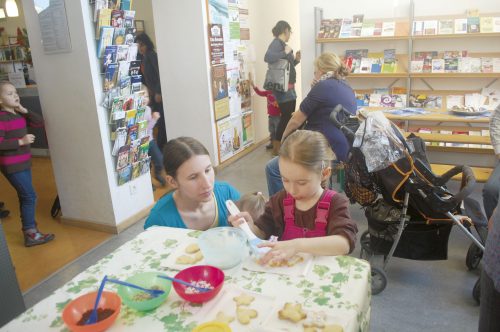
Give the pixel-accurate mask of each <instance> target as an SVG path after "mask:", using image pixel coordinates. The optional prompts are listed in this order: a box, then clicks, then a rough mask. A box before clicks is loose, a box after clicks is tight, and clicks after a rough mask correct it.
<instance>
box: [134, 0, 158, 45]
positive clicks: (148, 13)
mask: <svg viewBox="0 0 500 332" xmlns="http://www.w3.org/2000/svg"><path fill="white" fill-rule="evenodd" d="M132 9H133V10H135V19H136V20H143V21H144V30H145V32H146V34H147V35H148V36H149V37H150V38H151V40H152V41H153V43H154V44H155V45H156V32H155V25H154V19H153V5H152V0H135V1H134V2H133V3H132Z"/></svg>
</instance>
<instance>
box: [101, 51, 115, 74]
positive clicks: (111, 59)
mask: <svg viewBox="0 0 500 332" xmlns="http://www.w3.org/2000/svg"><path fill="white" fill-rule="evenodd" d="M117 50H118V46H116V45H109V46H106V49H105V50H104V56H103V58H102V67H101V73H105V72H106V69H107V68H108V65H109V64H111V63H116V53H117Z"/></svg>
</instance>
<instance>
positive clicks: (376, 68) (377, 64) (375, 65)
mask: <svg viewBox="0 0 500 332" xmlns="http://www.w3.org/2000/svg"><path fill="white" fill-rule="evenodd" d="M368 57H369V58H370V59H371V65H372V67H371V70H370V71H371V72H372V73H380V72H382V63H383V62H384V53H368Z"/></svg>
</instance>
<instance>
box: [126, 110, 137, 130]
mask: <svg viewBox="0 0 500 332" xmlns="http://www.w3.org/2000/svg"><path fill="white" fill-rule="evenodd" d="M136 114H137V110H136V109H130V110H128V111H126V112H125V125H126V127H127V128H130V127H132V126H134V125H135V120H136V119H135V115H136Z"/></svg>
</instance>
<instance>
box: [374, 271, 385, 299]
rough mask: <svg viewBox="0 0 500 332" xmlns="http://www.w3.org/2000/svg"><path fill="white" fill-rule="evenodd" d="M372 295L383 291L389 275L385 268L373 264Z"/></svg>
mask: <svg viewBox="0 0 500 332" xmlns="http://www.w3.org/2000/svg"><path fill="white" fill-rule="evenodd" d="M371 274H372V295H377V294H379V293H381V292H382V291H383V290H384V289H385V287H386V286H387V276H386V274H385V271H384V270H383V269H380V268H378V267H374V266H372V273H371Z"/></svg>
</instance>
